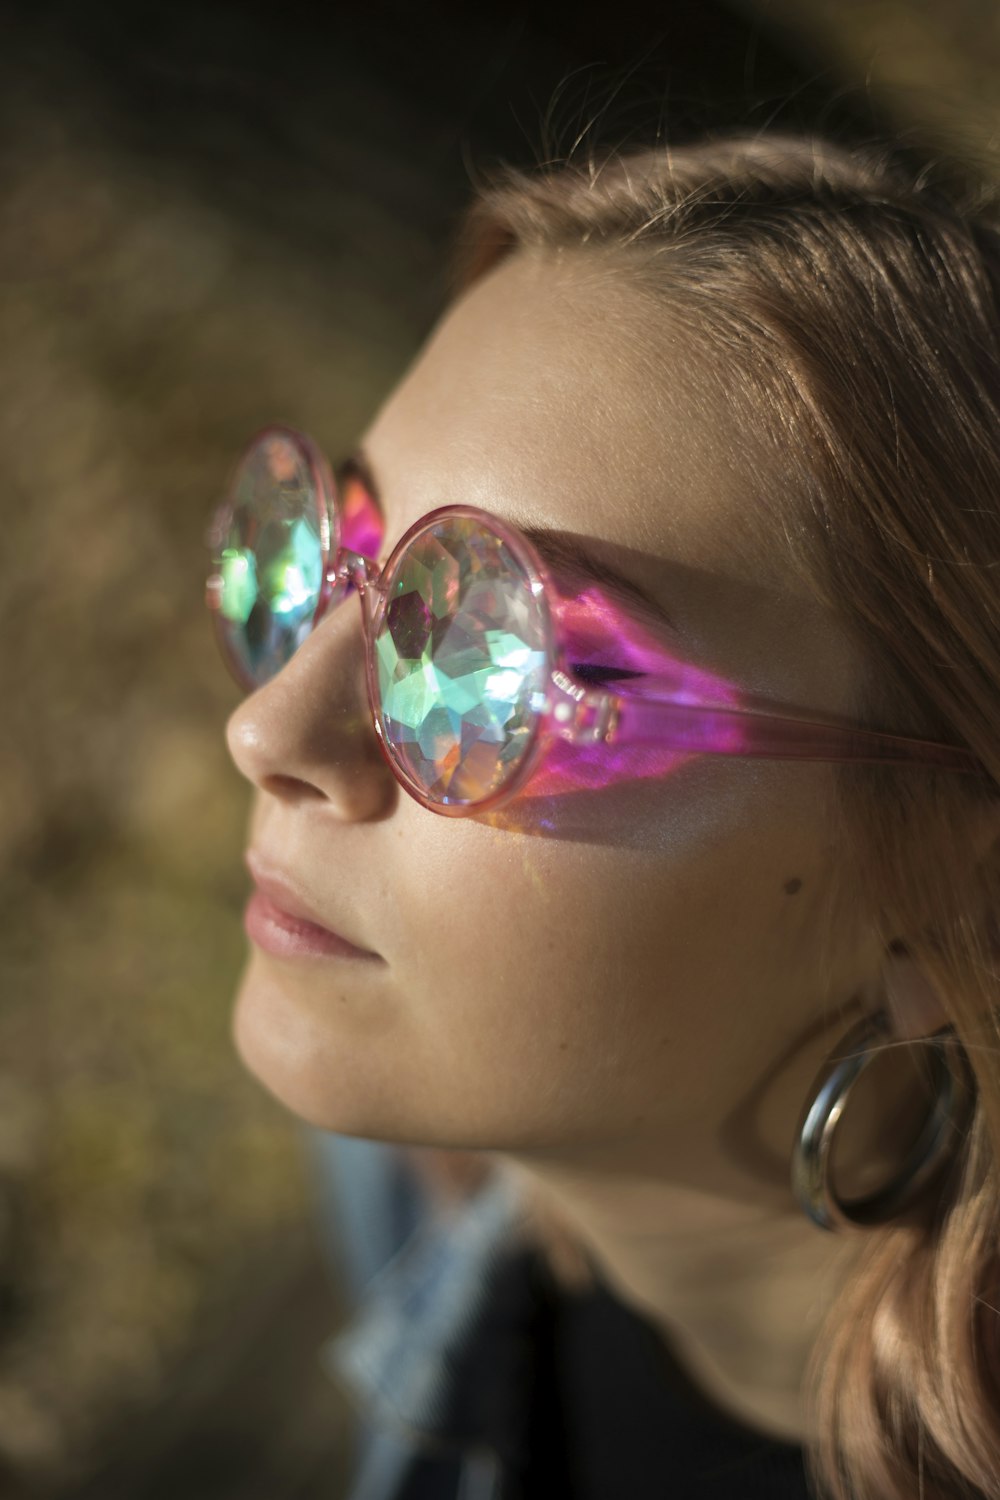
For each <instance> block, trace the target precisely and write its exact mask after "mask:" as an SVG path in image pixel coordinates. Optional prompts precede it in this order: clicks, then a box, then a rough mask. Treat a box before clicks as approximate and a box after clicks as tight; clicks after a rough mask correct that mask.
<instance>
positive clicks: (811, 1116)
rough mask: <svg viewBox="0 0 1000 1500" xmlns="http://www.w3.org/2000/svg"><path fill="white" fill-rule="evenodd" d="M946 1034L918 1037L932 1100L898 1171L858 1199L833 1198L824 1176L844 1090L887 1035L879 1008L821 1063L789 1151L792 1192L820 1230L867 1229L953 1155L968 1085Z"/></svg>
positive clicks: (961, 1056)
mask: <svg viewBox="0 0 1000 1500" xmlns="http://www.w3.org/2000/svg"><path fill="white" fill-rule="evenodd" d="M953 1031H954V1028H953V1027H951V1026H946V1027H944V1028H943V1029H942V1030H941V1031H938V1032H935V1034H934V1035H933V1036H931V1037H928V1038H926V1041H927V1042H929V1043H930V1044H931V1046H932V1053H933V1058H934V1065H935V1068H936V1071H937V1086H938V1091H937V1098H936V1100H935V1104H934V1108H933V1109H932V1111H931V1113H930V1115H929V1116H928V1119H927V1122H926V1124H925V1126H924V1128H923V1130H922V1131H921V1133H920V1136H919V1138H918V1140H917V1141H916V1143H915V1144H914V1146H913V1150H912V1151H911V1153H910V1155H909V1157H908V1159H907V1161H906V1164H905V1165H904V1167H903V1170H902V1171H901V1172H900V1174H899V1176H898V1177H897V1178H895V1180H894V1181H892V1182H890V1183H888V1184H887V1185H886V1186H885V1187H884V1188H880V1189H879V1190H878V1192H876V1193H871V1194H869V1195H868V1196H867V1197H864V1198H852V1199H849V1200H847V1201H845V1200H844V1199H842V1198H840V1197H839V1196H838V1194H837V1192H836V1190H835V1188H834V1186H833V1182H832V1181H831V1176H830V1153H831V1151H832V1149H833V1138H834V1134H835V1132H836V1128H837V1125H838V1124H839V1122H840V1119H841V1116H842V1115H843V1112H844V1106H845V1104H846V1103H847V1099H848V1096H849V1094H850V1092H851V1089H852V1088H853V1087H854V1085H855V1083H856V1082H857V1080H858V1078H859V1077H860V1076H861V1074H862V1073H863V1072H864V1070H865V1068H867V1067H868V1066H869V1064H870V1063H872V1062H873V1061H874V1060H875V1058H876V1057H877V1056H878V1055H879V1053H880V1052H881V1051H882V1050H883V1048H882V1047H881V1046H880V1045H878V1044H879V1043H884V1042H885V1041H887V1040H889V1039H890V1038H891V1037H892V1030H891V1024H890V1021H889V1017H888V1014H887V1012H886V1011H885V1010H879V1011H876V1012H875V1014H874V1015H871V1016H866V1017H864V1018H863V1019H862V1020H861V1021H859V1022H857V1023H856V1024H855V1025H854V1026H852V1027H851V1029H850V1031H848V1032H847V1034H846V1036H845V1037H844V1038H843V1041H842V1042H841V1044H840V1046H839V1047H838V1048H837V1050H836V1051H835V1052H834V1053H832V1054H831V1056H830V1058H829V1059H828V1060H827V1062H826V1063H825V1064H824V1066H823V1068H822V1069H821V1070H820V1073H819V1074H818V1076H817V1078H816V1080H815V1082H814V1084H813V1089H812V1093H811V1095H810V1098H809V1101H808V1103H807V1104H806V1107H805V1109H804V1110H803V1112H802V1117H801V1119H800V1122H799V1129H798V1135H797V1139H796V1142H795V1148H794V1151H793V1153H792V1191H793V1192H794V1194H795V1196H796V1198H797V1199H798V1201H799V1204H800V1206H801V1208H802V1210H803V1212H804V1213H805V1214H806V1215H807V1216H808V1217H809V1218H810V1219H812V1221H813V1223H814V1224H817V1225H819V1227H820V1228H821V1229H830V1230H838V1229H847V1228H851V1227H857V1228H862V1229H868V1228H871V1227H872V1226H873V1225H876V1224H885V1223H888V1222H889V1221H890V1220H891V1219H894V1218H896V1217H897V1215H898V1214H899V1213H900V1212H901V1211H902V1210H903V1209H904V1208H907V1207H909V1205H910V1204H911V1203H913V1202H914V1200H915V1199H916V1198H918V1197H919V1196H920V1194H921V1193H922V1192H923V1190H924V1189H925V1188H926V1187H927V1185H928V1184H929V1183H930V1181H931V1179H932V1178H933V1177H935V1176H936V1175H937V1173H938V1171H939V1170H940V1168H942V1167H943V1166H944V1165H945V1163H946V1162H947V1161H948V1159H949V1158H950V1157H951V1156H952V1155H953V1153H954V1150H955V1147H956V1138H957V1137H960V1136H961V1133H962V1131H963V1129H964V1127H965V1126H966V1125H967V1123H968V1120H969V1117H970V1114H971V1106H972V1103H973V1098H974V1094H975V1087H976V1085H975V1078H974V1075H973V1073H972V1070H971V1067H970V1066H969V1060H968V1058H967V1057H966V1055H965V1049H964V1048H962V1047H956V1046H954V1045H949V1042H950V1041H951V1036H952V1034H953ZM842 1053H846V1055H841V1054H842Z"/></svg>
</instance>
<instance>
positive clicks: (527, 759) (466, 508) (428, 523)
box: [364, 505, 558, 818]
mask: <svg viewBox="0 0 1000 1500" xmlns="http://www.w3.org/2000/svg"><path fill="white" fill-rule="evenodd" d="M452 517H460V518H463V519H471V520H474V521H475V522H477V524H478V525H479V526H480V527H481V528H482V529H483V530H484V531H487V532H489V533H491V534H492V535H494V536H497V537H499V539H500V541H501V542H502V543H503V544H504V546H506V547H507V548H509V550H510V552H511V553H512V554H513V556H514V557H515V559H516V561H517V562H518V564H519V565H520V567H521V568H522V569H523V571H524V574H525V576H526V578H527V581H528V587H529V588H530V590H531V593H532V596H533V597H534V599H535V601H536V605H537V608H538V611H539V615H540V618H541V625H542V632H543V639H544V650H545V684H546V688H545V691H546V706H545V708H544V709H542V710H536V711H535V712H534V714H533V719H534V722H533V724H532V729H531V734H530V738H529V740H528V744H527V748H526V749H525V751H524V753H523V754H522V756H521V759H520V760H519V762H518V764H517V767H516V769H515V770H514V771H512V772H511V774H510V776H509V777H508V778H507V780H506V781H504V783H503V785H502V786H500V787H498V788H497V789H496V791H494V792H492V793H490V795H489V796H487V797H482V798H480V799H478V800H477V801H475V802H440V801H438V800H436V799H435V798H434V797H431V796H429V795H428V793H427V791H426V789H425V788H424V787H423V786H422V785H421V784H420V783H419V782H418V781H416V780H415V779H414V777H413V776H411V774H410V772H409V771H408V770H407V768H406V767H405V766H404V765H402V764H401V763H400V761H399V760H398V759H397V757H396V755H395V752H394V749H393V747H392V745H391V743H390V741H389V739H388V736H387V733H386V728H385V723H384V709H383V705H382V698H381V693H380V690H379V685H378V667H377V663H376V657H375V640H376V637H377V636H378V633H379V631H380V629H381V627H382V624H383V622H384V620H385V614H386V610H387V608H388V604H389V595H390V591H391V587H392V583H393V581H394V579H395V577H396V575H397V573H398V571H399V569H400V567H401V565H402V563H403V560H404V557H405V554H406V553H407V551H408V550H409V549H410V547H412V546H413V545H414V544H415V543H416V542H417V541H418V540H419V539H420V537H422V536H423V535H424V533H425V532H426V531H429V530H431V529H432V528H433V527H435V526H438V525H440V523H441V522H442V521H443V520H445V519H450V518H452ZM367 592H368V593H369V594H372V593H373V592H374V593H375V594H376V596H377V597H376V598H375V599H374V600H373V601H372V603H371V604H370V607H369V608H368V609H366V610H365V611H364V616H365V626H366V641H365V648H366V649H365V664H366V675H367V683H368V701H369V705H370V707H371V710H372V719H373V721H374V724H375V732H376V734H377V736H378V741H379V746H380V748H381V750H382V753H383V755H384V756H385V757H386V759H387V760H388V762H389V765H390V767H391V769H392V772H393V774H394V775H395V776H396V777H398V779H399V780H400V781H401V782H402V784H403V785H404V787H405V788H406V790H407V791H408V792H409V793H410V795H411V796H412V797H413V798H414V799H415V801H417V802H419V803H420V805H421V806H422V807H426V808H429V809H430V811H432V812H437V813H442V814H444V815H445V816H446V817H454V818H459V817H467V816H468V815H469V814H470V813H482V812H489V811H491V810H493V809H495V808H498V807H500V806H502V805H503V804H504V803H505V802H509V801H510V800H511V798H512V797H515V796H516V795H517V793H518V792H519V791H520V790H521V789H522V787H523V786H524V785H525V784H526V783H527V782H528V781H529V780H530V779H531V777H532V775H533V774H534V772H535V770H536V769H537V767H538V763H539V761H540V760H541V758H542V756H543V754H544V752H545V748H546V745H547V743H548V740H549V738H550V734H549V718H550V715H549V699H550V696H551V683H552V673H553V668H554V666H555V664H556V662H557V660H558V644H557V640H556V631H555V623H554V620H553V617H552V608H551V602H550V601H551V599H552V597H553V595H552V581H551V579H550V577H549V575H548V571H547V569H546V567H545V565H544V563H543V562H542V559H541V557H540V556H539V555H538V551H537V549H536V548H535V547H534V546H533V545H532V543H531V542H529V540H528V539H527V537H525V536H523V535H522V534H521V532H520V531H518V530H517V529H516V528H515V527H512V526H509V525H508V524H507V523H506V522H504V521H503V520H501V519H500V517H498V516H494V515H491V514H490V513H489V512H487V511H484V510H482V509H481V508H480V507H479V506H478V505H440V506H438V507H437V508H436V509H435V510H432V511H428V512H427V514H426V515H423V516H421V517H420V518H419V520H417V521H415V522H414V523H413V525H412V526H411V527H410V528H409V530H408V531H406V532H405V533H404V534H403V536H401V537H400V539H399V541H398V542H397V543H396V545H395V547H394V548H393V550H392V553H391V554H390V556H389V558H388V560H387V561H386V563H385V566H384V567H383V568H382V570H381V573H380V577H379V583H378V588H377V590H375V591H373V590H371V589H369V590H368V591H367Z"/></svg>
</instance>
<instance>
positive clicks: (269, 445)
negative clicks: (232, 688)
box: [209, 428, 330, 688]
mask: <svg viewBox="0 0 1000 1500" xmlns="http://www.w3.org/2000/svg"><path fill="white" fill-rule="evenodd" d="M321 491H322V484H321V479H320V475H319V471H318V468H317V464H316V460H315V458H314V456H313V455H312V454H311V453H310V451H309V449H308V448H307V447H306V446H305V444H304V443H303V442H302V441H301V440H297V439H296V438H295V437H293V435H291V434H290V433H285V432H284V431H282V430H281V429H278V428H271V429H268V430H267V431H265V432H263V433H261V434H260V436H259V437H258V438H256V439H255V440H254V441H253V442H252V443H251V444H250V446H249V447H248V448H247V450H246V452H245V453H244V454H243V457H242V458H241V460H240V462H239V464H238V466H237V468H236V471H235V473H234V475H233V479H232V483H231V487H230V491H229V497H228V500H227V503H226V504H225V505H224V506H223V507H222V509H221V510H220V511H219V513H218V515H217V517H216V520H215V523H214V526H213V529H212V532H211V535H210V544H211V546H212V560H213V565H214V568H215V572H214V574H213V576H212V578H211V579H210V580H209V587H210V589H211V590H212V591H213V593H214V598H213V600H212V602H213V605H214V608H215V615H216V627H217V629H218V631H219V633H220V635H221V637H222V641H223V644H224V647H225V649H226V650H227V652H228V654H229V657H230V664H231V666H232V668H233V669H234V671H235V672H236V675H237V676H238V677H239V678H240V679H241V680H242V681H243V683H244V685H245V686H247V687H250V688H253V687H259V686H260V685H261V684H262V683H265V682H267V681H268V679H269V678H271V677H273V676H274V675H275V673H276V672H278V671H280V670H281V668H282V667H283V666H284V665H285V663H286V662H287V661H288V660H289V658H290V657H291V656H292V655H293V654H294V653H295V651H296V650H297V649H298V647H299V646H300V645H301V643H302V641H303V640H304V639H305V637H306V636H307V635H308V634H309V631H310V629H311V627H312V621H313V617H314V615H315V613H316V608H317V605H318V604H319V600H320V595H321V592H322V589H323V578H324V560H325V557H326V556H327V553H328V550H329V543H330V519H329V515H328V512H327V508H326V500H325V496H324V495H323V494H322V492H321Z"/></svg>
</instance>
